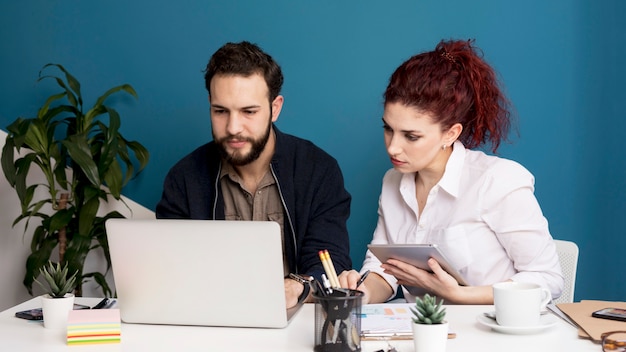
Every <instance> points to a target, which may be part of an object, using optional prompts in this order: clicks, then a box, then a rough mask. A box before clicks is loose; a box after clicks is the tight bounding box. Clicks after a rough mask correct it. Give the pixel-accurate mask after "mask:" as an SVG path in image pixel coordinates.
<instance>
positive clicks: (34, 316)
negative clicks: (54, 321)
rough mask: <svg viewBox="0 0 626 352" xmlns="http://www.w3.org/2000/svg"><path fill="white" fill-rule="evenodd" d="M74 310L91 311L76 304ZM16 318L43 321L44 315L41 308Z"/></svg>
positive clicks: (18, 315) (16, 314) (23, 312)
mask: <svg viewBox="0 0 626 352" xmlns="http://www.w3.org/2000/svg"><path fill="white" fill-rule="evenodd" d="M74 309H89V306H86V305H83V304H77V303H74ZM15 316H16V317H18V318H22V319H26V320H43V313H42V311H41V308H33V309H29V310H23V311H20V312H16V313H15Z"/></svg>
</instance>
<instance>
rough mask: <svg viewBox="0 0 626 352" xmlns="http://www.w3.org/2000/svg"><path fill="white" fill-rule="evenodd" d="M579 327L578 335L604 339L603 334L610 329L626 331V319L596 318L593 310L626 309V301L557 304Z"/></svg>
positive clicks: (595, 340)
mask: <svg viewBox="0 0 626 352" xmlns="http://www.w3.org/2000/svg"><path fill="white" fill-rule="evenodd" d="M556 306H557V307H558V308H559V309H560V310H561V311H562V312H563V313H564V314H565V315H566V316H567V317H568V318H569V319H570V320H571V322H573V323H574V324H575V325H576V326H577V327H578V336H580V337H582V338H587V339H591V340H593V341H594V342H597V343H600V342H601V341H602V334H603V333H606V332H610V331H626V321H618V320H611V319H602V318H596V317H594V316H593V312H596V311H599V310H602V309H604V308H619V309H626V302H612V301H595V300H582V301H580V302H576V303H559V304H557V305H556Z"/></svg>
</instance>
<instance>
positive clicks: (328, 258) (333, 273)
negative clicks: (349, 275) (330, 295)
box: [324, 249, 339, 287]
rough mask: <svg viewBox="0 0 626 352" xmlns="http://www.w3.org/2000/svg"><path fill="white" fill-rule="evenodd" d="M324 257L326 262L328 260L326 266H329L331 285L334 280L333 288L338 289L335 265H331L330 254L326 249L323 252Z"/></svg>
mask: <svg viewBox="0 0 626 352" xmlns="http://www.w3.org/2000/svg"><path fill="white" fill-rule="evenodd" d="M324 256H325V257H326V260H328V266H330V272H331V274H332V277H333V278H332V279H331V280H330V282H331V284H332V282H333V280H335V285H334V286H333V287H339V277H337V272H336V271H335V265H334V264H333V260H332V259H330V253H328V250H327V249H325V250H324Z"/></svg>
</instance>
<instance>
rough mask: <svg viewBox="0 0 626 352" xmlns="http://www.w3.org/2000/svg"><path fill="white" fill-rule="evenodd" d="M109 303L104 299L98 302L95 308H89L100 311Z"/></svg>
mask: <svg viewBox="0 0 626 352" xmlns="http://www.w3.org/2000/svg"><path fill="white" fill-rule="evenodd" d="M108 303H109V299H108V298H106V297H105V298H104V299H103V300H102V301H100V302H98V304H96V305H95V306H93V307H91V309H102V308H104V307H105V306H106V305H107V304H108Z"/></svg>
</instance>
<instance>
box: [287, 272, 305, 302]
mask: <svg viewBox="0 0 626 352" xmlns="http://www.w3.org/2000/svg"><path fill="white" fill-rule="evenodd" d="M302 292H304V285H302V284H301V283H299V282H298V281H296V280H292V279H290V278H286V279H285V300H286V302H287V308H291V307H293V306H295V305H296V304H297V303H298V297H300V295H301V294H302Z"/></svg>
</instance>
